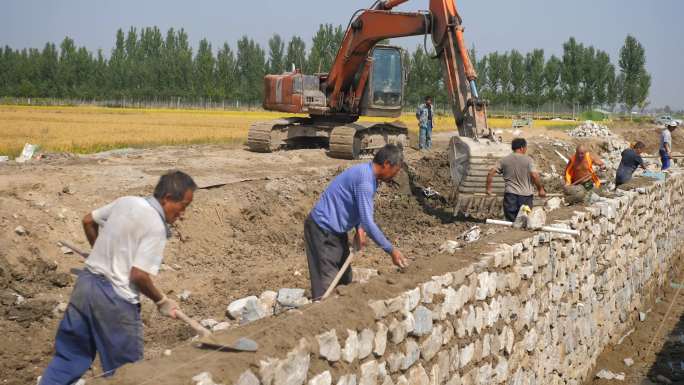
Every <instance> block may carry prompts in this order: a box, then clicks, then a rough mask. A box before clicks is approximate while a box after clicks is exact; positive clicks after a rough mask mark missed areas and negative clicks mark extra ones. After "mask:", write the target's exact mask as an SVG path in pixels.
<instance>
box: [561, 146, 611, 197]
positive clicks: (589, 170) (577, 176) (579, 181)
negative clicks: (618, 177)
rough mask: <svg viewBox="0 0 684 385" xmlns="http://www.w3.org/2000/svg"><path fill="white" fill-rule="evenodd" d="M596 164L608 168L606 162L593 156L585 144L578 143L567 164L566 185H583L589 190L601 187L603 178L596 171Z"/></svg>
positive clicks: (603, 168) (602, 168)
mask: <svg viewBox="0 0 684 385" xmlns="http://www.w3.org/2000/svg"><path fill="white" fill-rule="evenodd" d="M594 164H595V165H597V166H599V167H600V168H601V170H605V169H606V164H605V163H603V161H602V160H601V159H599V158H598V157H594V156H592V155H591V154H590V153H589V152H588V151H587V149H586V147H585V146H584V145H583V144H579V145H577V148H576V149H575V153H574V154H573V155H572V156H571V157H570V159H569V160H568V165H567V166H565V185H566V186H577V185H582V186H584V188H585V189H587V190H591V189H593V188H594V187H596V188H599V187H601V180H600V179H599V177H598V175H596V173H595V172H594Z"/></svg>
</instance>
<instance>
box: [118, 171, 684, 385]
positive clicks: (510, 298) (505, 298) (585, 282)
mask: <svg viewBox="0 0 684 385" xmlns="http://www.w3.org/2000/svg"><path fill="white" fill-rule="evenodd" d="M683 186H684V177H682V176H678V175H674V176H671V177H670V178H669V179H668V180H667V181H665V182H656V183H653V184H651V185H648V186H646V187H641V188H637V189H635V190H632V191H627V192H624V194H623V195H622V196H620V197H618V198H616V199H610V200H604V201H600V202H598V203H596V204H594V205H593V206H591V207H587V208H577V210H578V211H573V210H572V209H571V208H570V209H568V208H565V209H560V210H561V211H559V212H557V213H560V214H562V216H564V217H565V218H563V219H562V220H560V221H556V222H557V223H556V225H558V226H565V227H569V228H573V229H577V230H580V232H581V235H580V236H578V237H571V236H566V235H559V234H551V233H541V232H537V233H532V232H521V236H520V237H518V238H517V239H518V240H516V241H515V242H511V243H512V244H497V245H493V246H492V248H491V249H490V251H488V252H487V253H485V254H482V255H480V256H479V258H478V260H477V261H476V262H474V263H471V264H469V265H468V266H466V267H463V268H459V269H454V270H456V271H440V272H439V274H438V275H435V276H433V277H432V278H431V279H429V278H428V279H425V280H424V281H423V282H419V283H416V284H415V285H411V286H409V287H408V288H409V290H406V291H401V290H399V291H396V290H395V291H394V293H395V294H391V296H388V297H387V298H370V299H368V301H367V304H368V308H366V309H353V310H356V311H359V312H361V313H371V314H373V315H374V317H370V316H369V317H367V319H364V320H363V321H362V322H361V324H359V322H356V323H355V324H354V325H347V324H346V323H344V322H343V321H339V320H338V323H337V326H336V328H335V329H330V330H314V329H315V328H307V325H306V324H305V317H306V316H307V314H310V313H307V314H301V315H296V314H289V315H287V316H288V317H291V318H287V319H285V321H286V322H288V324H291V323H296V322H298V321H297V319H300V321H299V322H300V323H302V325H297V327H298V329H297V333H294V334H293V335H283V336H282V338H281V339H280V340H279V341H278V342H273V344H276V345H278V346H279V347H280V349H279V350H272V351H273V352H281V353H280V354H281V356H278V354H274V356H271V355H268V354H267V353H261V354H260V355H258V356H248V355H240V356H233V357H235V358H234V359H231V356H223V357H215V358H214V361H212V362H211V363H209V362H205V365H210V364H211V366H213V368H214V369H216V371H213V369H210V371H212V374H213V375H214V379H215V380H216V382H217V383H221V382H222V383H224V384H229V383H233V384H239V385H259V384H263V385H301V384H309V385H331V384H338V385H371V384H373V385H375V384H377V385H391V384H395V385H399V384H412V385H423V384H425V385H427V384H430V385H432V384H448V385H458V384H466V385H470V384H515V385H531V384H539V385H541V384H544V385H547V384H581V383H582V381H583V380H584V379H585V378H586V376H587V375H588V374H589V372H590V370H591V369H592V367H593V365H594V363H595V361H596V359H597V357H598V355H599V354H600V353H601V351H602V350H603V349H604V348H605V347H606V346H607V345H608V344H610V343H615V342H617V341H618V340H619V339H620V338H621V337H622V336H623V335H624V334H625V333H626V332H627V330H628V329H629V328H630V327H631V324H632V322H633V321H634V320H635V319H636V318H637V317H638V316H637V314H638V311H640V310H642V311H643V310H645V309H644V308H645V307H647V306H648V302H649V301H650V300H651V298H652V296H653V295H654V293H655V292H656V291H657V290H658V289H659V288H660V287H661V286H662V285H663V283H664V282H667V279H668V278H669V277H668V271H669V267H670V266H672V265H673V264H675V263H678V262H679V258H680V255H681V253H679V251H678V250H679V248H681V242H682V236H681V235H680V234H682V230H684V215H683V213H684V197H683V194H682V188H683ZM563 213H565V214H563ZM492 250H493V251H492ZM447 266H448V264H447ZM377 284H385V283H380V282H378V283H377ZM369 285H370V284H369ZM387 292H388V293H392V291H391V290H387ZM396 293H401V294H399V295H396ZM341 300H344V298H341V299H331V300H328V301H326V303H325V304H324V305H325V306H328V304H329V303H334V302H329V301H338V302H342V301H341ZM365 300H366V299H364V302H365ZM314 306H315V305H314ZM334 309H336V311H337V312H338V313H339V318H340V319H344V317H343V314H344V313H345V312H347V313H348V312H350V311H352V310H350V309H343V308H339V307H338V308H334ZM295 312H296V311H295ZM304 312H305V313H306V309H304ZM272 318H278V317H272ZM373 318H374V320H373ZM262 321H263V323H262ZM269 322H274V321H273V320H260V321H257V322H255V324H258V323H262V325H261V326H259V327H261V328H262V329H261V330H267V329H264V327H266V328H268V327H269V325H271V324H269ZM264 325H265V326H264ZM272 325H273V326H271V328H272V329H273V330H270V332H271V333H276V335H277V333H280V334H285V333H284V332H279V330H281V329H278V326H277V324H275V323H273V324H272ZM281 325H282V324H281ZM340 326H341V327H340ZM255 327H256V326H255ZM275 329H278V330H275ZM309 329H311V330H309ZM238 330H239V329H238ZM289 330H291V329H289ZM300 330H301V331H300ZM243 332H244V333H248V330H244V331H243ZM283 345H285V349H283ZM266 351H268V350H266ZM282 352H287V353H286V354H284V353H282ZM190 353H191V352H188V354H190ZM176 354H178V355H179V363H182V362H183V360H185V359H186V356H184V355H183V354H185V353H182V352H181V353H175V354H174V356H175V355H176ZM221 354H227V353H221ZM187 357H190V356H187ZM244 357H247V358H244ZM188 360H189V358H188ZM148 365H152V366H154V363H148ZM195 367H196V368H197V369H200V366H199V365H197V366H195ZM205 367H206V366H205ZM134 368H135V365H133V368H132V369H134ZM228 368H230V369H228ZM138 370H139V371H144V370H146V369H144V368H139V369H138ZM198 371H199V370H198ZM228 373H230V374H228ZM233 375H235V378H231V376H233ZM117 376H118V374H117ZM117 376H115V378H114V379H115V380H116V378H117ZM123 377H124V378H121V377H119V378H121V379H122V381H121V383H128V382H126V381H125V377H126V376H125V375H124V376H123ZM174 378H176V379H178V377H177V376H174ZM188 380H189V378H186V379H185V380H184V382H182V383H184V384H185V383H188V382H187V381H188ZM173 383H176V382H173ZM178 383H180V382H178ZM201 383H202V384H203V385H204V384H213V382H210V381H209V380H208V381H205V382H201Z"/></svg>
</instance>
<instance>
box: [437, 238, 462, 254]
mask: <svg viewBox="0 0 684 385" xmlns="http://www.w3.org/2000/svg"><path fill="white" fill-rule="evenodd" d="M460 248H461V244H460V243H458V242H457V241H451V240H447V241H446V242H444V243H442V245H441V246H440V247H439V252H440V253H449V254H453V253H455V252H456V250H458V249H460Z"/></svg>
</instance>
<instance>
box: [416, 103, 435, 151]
mask: <svg viewBox="0 0 684 385" xmlns="http://www.w3.org/2000/svg"><path fill="white" fill-rule="evenodd" d="M416 119H418V128H419V133H418V149H419V150H424V149H425V150H429V149H431V148H432V128H433V127H434V114H433V111H432V96H426V97H425V103H423V104H421V105H420V106H419V107H418V110H416Z"/></svg>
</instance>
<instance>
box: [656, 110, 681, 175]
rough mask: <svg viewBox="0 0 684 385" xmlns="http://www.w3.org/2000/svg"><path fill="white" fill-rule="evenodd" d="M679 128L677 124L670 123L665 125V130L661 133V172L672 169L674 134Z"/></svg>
mask: <svg viewBox="0 0 684 385" xmlns="http://www.w3.org/2000/svg"><path fill="white" fill-rule="evenodd" d="M676 128H677V122H675V121H670V122H669V123H667V124H666V125H665V128H664V129H663V131H661V133H660V148H659V149H658V153H660V162H661V163H662V166H661V168H660V169H661V170H667V169H668V168H670V161H671V159H672V132H673V131H674V130H675V129H676Z"/></svg>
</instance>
